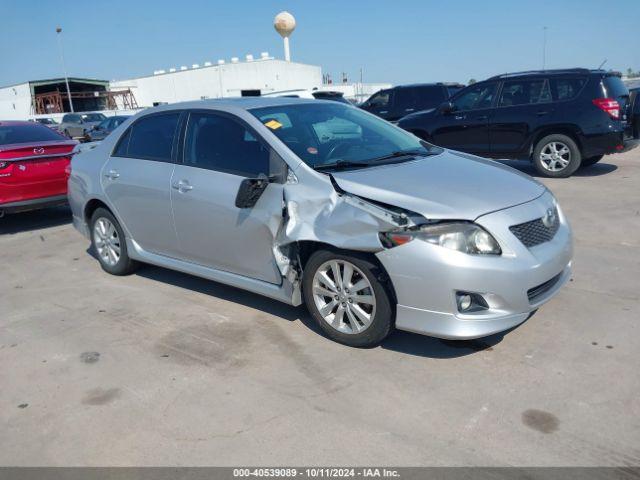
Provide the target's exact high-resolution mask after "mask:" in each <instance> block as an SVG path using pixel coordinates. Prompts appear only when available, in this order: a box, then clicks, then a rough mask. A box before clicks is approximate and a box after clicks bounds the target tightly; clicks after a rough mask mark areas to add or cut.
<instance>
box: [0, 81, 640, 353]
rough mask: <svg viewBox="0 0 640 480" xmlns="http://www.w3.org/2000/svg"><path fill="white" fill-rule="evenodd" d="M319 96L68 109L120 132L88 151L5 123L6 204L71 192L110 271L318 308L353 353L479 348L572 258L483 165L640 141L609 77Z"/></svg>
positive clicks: (539, 191)
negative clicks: (416, 337)
mask: <svg viewBox="0 0 640 480" xmlns="http://www.w3.org/2000/svg"><path fill="white" fill-rule="evenodd" d="M317 93H320V92H317V91H306V90H295V91H287V92H273V93H272V94H269V95H265V96H263V97H251V98H240V99H220V100H208V101H198V102H186V103H181V104H173V105H162V106H159V107H155V108H153V109H148V110H146V111H143V112H141V113H139V114H138V115H136V116H135V117H131V118H128V117H111V118H106V117H104V118H102V119H101V121H98V120H99V118H98V117H96V116H94V115H101V114H68V115H65V118H64V119H63V123H62V124H61V127H63V128H62V132H64V133H65V134H67V135H69V136H74V135H77V136H78V138H86V139H89V140H102V141H101V142H99V143H97V142H96V143H94V144H92V145H91V146H92V147H93V146H95V148H92V149H85V150H84V151H82V152H81V151H80V149H78V148H75V147H76V145H77V142H76V141H74V140H69V139H68V138H63V137H62V135H61V134H59V133H56V132H55V131H53V130H52V129H49V128H47V127H45V126H44V125H41V124H38V123H33V122H1V123H0V212H4V211H11V210H20V209H26V208H33V206H34V205H40V204H46V203H50V202H54V203H55V202H59V201H64V200H65V198H68V201H69V204H70V206H71V210H72V214H73V223H74V226H75V227H76V228H77V229H78V230H79V231H80V232H82V233H83V234H84V235H85V236H86V237H87V238H88V239H89V240H90V241H91V245H92V248H93V250H94V251H95V253H96V255H97V258H98V261H99V262H100V264H101V266H102V268H103V269H104V270H105V271H106V272H108V273H111V274H114V275H125V274H129V273H131V272H133V271H134V270H135V268H136V267H137V266H138V264H139V263H140V262H143V263H151V264H155V265H159V266H163V267H166V268H171V269H175V270H179V271H183V272H187V273H191V274H194V275H198V276H201V277H204V278H207V279H211V280H215V281H219V282H222V283H226V284H229V285H233V286H236V287H239V288H243V289H246V290H249V291H252V292H256V293H259V294H262V295H266V296H269V297H271V298H274V299H277V300H280V301H283V302H286V303H289V304H292V305H300V304H302V303H304V304H305V305H306V307H307V309H308V310H309V312H310V313H311V315H312V317H313V318H314V319H315V321H316V322H317V323H318V325H319V327H320V328H321V329H322V330H323V331H324V332H325V333H326V335H327V336H328V337H330V338H332V339H334V340H336V341H338V342H341V343H344V344H347V345H351V346H358V347H365V346H372V345H376V344H378V343H380V342H381V341H382V340H383V339H384V338H386V336H387V335H389V333H390V332H391V331H392V330H393V329H394V328H397V329H401V330H407V331H411V332H416V333H421V334H427V335H432V336H436V337H442V338H452V339H468V338H477V337H482V336H486V335H490V334H493V333H497V332H500V331H503V330H506V329H509V328H512V327H514V326H515V325H518V324H519V323H521V322H523V321H525V320H526V319H527V318H528V317H529V315H530V313H531V312H532V311H533V310H535V309H537V308H539V307H540V306H541V305H542V304H544V303H545V302H547V301H548V300H550V299H551V298H552V297H553V296H555V294H556V293H557V292H558V291H559V290H560V288H561V287H562V285H563V284H564V283H565V282H566V281H567V280H568V279H569V277H570V275H571V259H572V234H571V230H570V227H569V224H568V222H567V219H566V218H565V216H564V214H563V212H562V210H561V208H560V206H559V205H558V202H557V201H556V199H555V198H554V196H553V194H552V193H551V192H550V191H549V190H548V189H547V188H546V187H544V186H543V185H542V184H540V183H539V182H537V181H535V180H533V179H531V178H530V177H528V176H527V175H524V174H522V173H520V172H518V171H516V170H513V169H511V168H509V167H507V166H504V165H501V164H499V163H496V162H492V161H490V160H485V159H483V158H480V157H479V156H475V155H483V156H489V157H496V158H530V159H531V160H532V161H533V162H534V165H536V168H537V169H538V170H539V171H540V172H541V173H543V174H545V175H549V176H558V177H560V176H568V175H570V174H571V173H573V172H574V171H575V170H576V169H577V168H579V167H580V166H581V165H582V166H583V165H587V164H589V163H595V162H597V161H598V160H599V158H597V157H598V156H600V158H601V155H605V154H608V153H613V152H616V151H623V150H625V149H629V148H633V147H634V146H636V145H637V143H638V135H637V123H635V122H636V121H637V120H636V117H635V116H634V115H636V113H634V112H636V110H635V109H636V103H638V102H637V99H636V97H637V93H635V92H634V94H633V95H632V96H631V97H630V95H629V91H628V90H627V89H626V87H624V85H623V84H622V82H621V80H620V77H619V75H617V74H614V73H610V72H605V71H602V70H586V69H571V70H556V71H545V72H523V73H519V74H510V75H500V76H496V77H492V78H490V79H488V80H485V81H483V82H479V83H477V84H473V85H470V86H468V87H464V88H463V87H462V86H461V85H458V84H446V83H438V84H429V85H411V86H404V87H396V88H394V89H390V90H385V91H383V92H379V93H378V94H375V95H374V96H372V98H371V99H370V101H368V102H366V103H365V105H363V108H356V107H354V106H351V105H349V104H345V103H348V102H344V101H341V99H342V100H344V99H343V98H342V96H341V95H340V94H337V93H335V94H331V92H329V93H327V92H323V93H322V95H320V96H317V95H316V94H317ZM421 95H422V96H421ZM309 96H310V97H311V98H308V97H309ZM305 97H307V98H305ZM381 97H382V98H383V99H385V101H386V102H387V105H388V108H389V110H388V111H387V112H384V111H382V110H380V109H379V108H378V107H379V106H380V105H381V101H380V100H379V99H380V98H381ZM376 99H378V100H376ZM408 99H413V100H412V101H413V102H414V103H413V105H414V106H413V107H412V106H411V105H412V104H411V103H407V102H408V101H409V100H408ZM319 100H322V101H319ZM327 100H329V101H327ZM427 100H428V101H427ZM364 110H369V111H370V112H371V113H374V114H378V115H381V114H384V113H389V112H392V111H393V112H395V113H394V115H395V114H396V113H397V114H398V117H390V116H389V115H387V118H389V119H392V118H398V119H399V121H398V122H397V125H393V124H392V123H390V122H388V121H386V120H384V119H381V118H377V117H376V116H375V115H372V114H371V113H369V112H365V111H364ZM414 110H415V111H414ZM402 113H404V115H402ZM407 113H409V114H408V115H406V114H407ZM78 117H79V119H78ZM89 127H91V128H89ZM634 128H636V130H635V131H634ZM70 129H75V130H70ZM114 130H115V131H114ZM112 131H113V133H110V132H112ZM80 132H81V133H80ZM436 145H440V146H436ZM442 147H452V148H453V149H454V150H447V149H445V148H442ZM72 149H74V151H73V152H72ZM456 150H458V151H456ZM72 154H75V156H74V157H73V160H72V161H71V162H70V161H69V157H70V155H72ZM471 154H475V155H471ZM67 177H68V194H67V197H65V196H64V193H62V192H65V191H66V185H67V183H66V182H67ZM30 189H33V191H34V192H36V193H33V194H32V193H30V192H31V190H30Z"/></svg>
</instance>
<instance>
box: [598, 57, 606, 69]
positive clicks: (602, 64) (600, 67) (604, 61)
mask: <svg viewBox="0 0 640 480" xmlns="http://www.w3.org/2000/svg"><path fill="white" fill-rule="evenodd" d="M605 63H607V59H606V58H605V59H604V60H603V61H602V63H601V64H600V66H599V67H598V70H600V69H602V67H604V64H605Z"/></svg>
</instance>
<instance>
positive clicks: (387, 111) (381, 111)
mask: <svg viewBox="0 0 640 480" xmlns="http://www.w3.org/2000/svg"><path fill="white" fill-rule="evenodd" d="M378 113H389V110H380V111H379V112H378Z"/></svg>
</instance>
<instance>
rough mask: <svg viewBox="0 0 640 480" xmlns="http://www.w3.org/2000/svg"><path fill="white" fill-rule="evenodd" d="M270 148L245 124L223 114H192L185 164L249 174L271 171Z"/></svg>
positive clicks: (256, 174)
mask: <svg viewBox="0 0 640 480" xmlns="http://www.w3.org/2000/svg"><path fill="white" fill-rule="evenodd" d="M269 156H270V150H269V149H268V148H266V147H265V146H264V145H263V144H262V143H261V142H259V141H258V140H257V138H256V136H255V135H254V134H253V132H252V131H250V130H249V129H248V128H247V127H245V126H244V125H242V124H241V123H239V122H237V121H235V120H233V119H231V118H228V117H226V116H222V115H215V114H211V113H192V114H191V115H190V116H189V122H188V124H187V138H186V142H185V151H184V163H185V165H190V166H192V167H199V168H206V169H208V170H218V171H222V172H227V173H233V174H236V175H242V176H246V177H257V176H258V175H259V174H261V173H263V174H267V175H268V174H269Z"/></svg>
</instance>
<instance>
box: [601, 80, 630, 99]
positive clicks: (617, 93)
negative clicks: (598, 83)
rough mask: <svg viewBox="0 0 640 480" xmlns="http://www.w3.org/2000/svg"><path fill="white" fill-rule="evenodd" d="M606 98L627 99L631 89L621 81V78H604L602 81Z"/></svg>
mask: <svg viewBox="0 0 640 480" xmlns="http://www.w3.org/2000/svg"><path fill="white" fill-rule="evenodd" d="M602 86H603V87H604V91H605V96H606V97H608V98H618V97H626V96H628V95H629V89H628V88H627V86H626V85H625V84H624V82H623V81H622V80H621V79H620V77H614V76H611V77H604V79H603V80H602Z"/></svg>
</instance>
